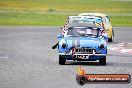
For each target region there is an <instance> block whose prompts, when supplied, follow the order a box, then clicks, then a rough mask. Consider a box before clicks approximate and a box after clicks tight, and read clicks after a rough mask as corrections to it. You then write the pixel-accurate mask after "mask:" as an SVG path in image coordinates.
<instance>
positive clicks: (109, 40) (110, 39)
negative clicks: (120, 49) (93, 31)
mask: <svg viewBox="0 0 132 88" xmlns="http://www.w3.org/2000/svg"><path fill="white" fill-rule="evenodd" d="M113 39H114V30H112V35H111V38H109V39H108V42H113Z"/></svg>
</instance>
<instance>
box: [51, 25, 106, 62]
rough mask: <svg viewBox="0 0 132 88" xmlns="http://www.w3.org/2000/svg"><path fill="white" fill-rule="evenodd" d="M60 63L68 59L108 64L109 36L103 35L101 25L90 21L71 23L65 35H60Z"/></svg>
mask: <svg viewBox="0 0 132 88" xmlns="http://www.w3.org/2000/svg"><path fill="white" fill-rule="evenodd" d="M55 48H58V51H59V64H60V65H64V64H65V62H66V60H73V61H96V60H99V65H106V54H107V37H106V36H103V35H102V31H101V28H100V26H96V25H94V24H88V23H70V24H68V25H67V27H66V29H65V33H64V34H63V35H58V43H57V44H55V45H54V46H53V47H52V49H55Z"/></svg>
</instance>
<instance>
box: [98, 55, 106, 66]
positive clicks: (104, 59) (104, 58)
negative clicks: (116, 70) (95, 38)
mask: <svg viewBox="0 0 132 88" xmlns="http://www.w3.org/2000/svg"><path fill="white" fill-rule="evenodd" d="M99 65H106V56H104V57H103V58H102V59H100V60H99Z"/></svg>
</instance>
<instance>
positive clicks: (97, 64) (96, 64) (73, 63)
mask: <svg viewBox="0 0 132 88" xmlns="http://www.w3.org/2000/svg"><path fill="white" fill-rule="evenodd" d="M66 65H88V66H100V65H99V62H87V61H85V62H76V61H68V62H66Z"/></svg>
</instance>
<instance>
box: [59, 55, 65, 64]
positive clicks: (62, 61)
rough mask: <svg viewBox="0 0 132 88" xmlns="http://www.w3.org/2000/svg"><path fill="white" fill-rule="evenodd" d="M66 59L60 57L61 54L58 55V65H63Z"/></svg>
mask: <svg viewBox="0 0 132 88" xmlns="http://www.w3.org/2000/svg"><path fill="white" fill-rule="evenodd" d="M65 62H66V59H65V58H64V57H62V56H61V55H59V64H60V65H65Z"/></svg>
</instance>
